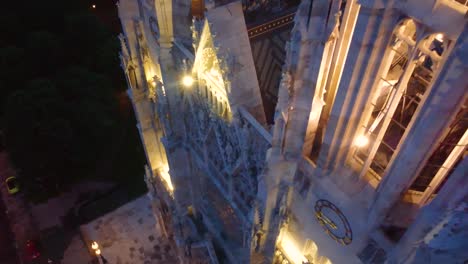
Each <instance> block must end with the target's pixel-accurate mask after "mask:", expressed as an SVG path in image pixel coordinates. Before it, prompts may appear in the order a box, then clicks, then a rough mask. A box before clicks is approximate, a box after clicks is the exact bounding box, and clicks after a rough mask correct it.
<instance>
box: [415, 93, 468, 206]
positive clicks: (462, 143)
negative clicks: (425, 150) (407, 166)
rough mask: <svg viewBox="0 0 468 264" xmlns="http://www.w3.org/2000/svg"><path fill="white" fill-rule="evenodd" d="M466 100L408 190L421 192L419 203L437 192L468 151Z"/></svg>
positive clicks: (467, 109) (467, 105) (467, 102)
mask: <svg viewBox="0 0 468 264" xmlns="http://www.w3.org/2000/svg"><path fill="white" fill-rule="evenodd" d="M467 145H468V100H466V101H465V103H464V105H462V107H461V109H460V110H459V111H458V113H457V114H456V115H455V117H454V119H453V121H452V122H451V124H450V126H449V127H448V129H447V131H446V133H445V135H444V136H443V137H442V138H441V140H440V142H439V143H438V145H437V148H436V149H435V150H434V151H433V152H432V154H431V156H430V157H429V159H428V160H427V161H426V164H425V165H424V167H423V168H422V169H421V171H420V172H419V173H418V176H417V177H416V179H415V181H414V182H413V183H412V185H411V187H410V190H412V191H418V192H422V193H423V196H422V199H421V202H420V203H421V204H424V203H426V202H427V201H428V200H429V198H430V196H432V195H434V194H437V193H438V191H439V190H440V189H441V187H442V186H443V185H444V183H445V182H446V181H447V179H448V178H449V177H450V175H451V173H452V172H453V170H454V169H455V168H456V166H457V165H458V163H459V162H460V161H461V160H462V159H463V157H464V156H466V155H467V154H468V153H467V151H468V149H467Z"/></svg>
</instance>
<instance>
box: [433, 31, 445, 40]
mask: <svg viewBox="0 0 468 264" xmlns="http://www.w3.org/2000/svg"><path fill="white" fill-rule="evenodd" d="M435 38H436V39H437V40H438V41H440V42H444V35H443V34H442V33H439V34H437V35H436V36H435Z"/></svg>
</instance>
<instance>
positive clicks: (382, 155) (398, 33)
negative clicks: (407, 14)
mask: <svg viewBox="0 0 468 264" xmlns="http://www.w3.org/2000/svg"><path fill="white" fill-rule="evenodd" d="M438 36H439V35H437V34H434V35H430V36H428V37H426V38H424V39H423V40H421V41H420V42H419V43H417V44H416V24H415V23H414V22H413V21H412V20H410V19H408V20H405V21H403V22H402V23H401V24H400V25H399V26H398V28H397V29H396V30H395V32H394V33H393V37H392V40H391V43H390V45H389V48H388V50H387V53H386V57H384V58H386V59H384V60H383V62H382V65H381V67H382V68H381V74H380V76H379V80H377V81H376V84H375V87H374V92H373V93H374V95H373V99H372V101H371V103H370V105H368V110H367V111H366V113H367V116H366V117H364V119H365V120H364V122H363V123H364V125H363V130H364V133H363V135H362V134H361V135H360V137H362V138H364V139H365V140H366V142H368V144H365V145H364V146H360V147H359V148H357V151H356V153H355V158H357V160H360V161H362V162H363V163H364V170H363V172H362V173H366V172H367V171H370V172H371V173H372V174H373V175H374V176H376V177H377V178H380V177H381V176H382V175H383V174H384V172H385V170H386V168H387V166H388V164H389V163H390V161H391V159H392V158H393V156H394V153H395V150H396V149H397V147H398V145H399V144H400V142H401V139H402V138H403V135H404V134H405V131H406V129H407V128H408V127H409V125H410V122H411V121H412V120H413V117H414V114H415V112H416V110H417V109H418V107H419V106H420V105H421V104H422V99H423V98H424V95H425V94H426V92H427V91H428V90H429V88H430V83H431V81H432V78H433V76H434V72H435V70H436V69H437V68H438V67H439V64H440V60H441V56H440V55H441V54H442V52H443V50H444V44H443V41H442V40H441V38H440V36H439V38H438ZM369 168H370V170H368V169H369Z"/></svg>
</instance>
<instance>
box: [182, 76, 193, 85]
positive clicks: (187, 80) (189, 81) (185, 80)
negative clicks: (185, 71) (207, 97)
mask: <svg viewBox="0 0 468 264" xmlns="http://www.w3.org/2000/svg"><path fill="white" fill-rule="evenodd" d="M193 82H194V81H193V78H192V76H189V75H186V76H184V78H182V84H183V85H184V86H186V87H190V86H192V84H193Z"/></svg>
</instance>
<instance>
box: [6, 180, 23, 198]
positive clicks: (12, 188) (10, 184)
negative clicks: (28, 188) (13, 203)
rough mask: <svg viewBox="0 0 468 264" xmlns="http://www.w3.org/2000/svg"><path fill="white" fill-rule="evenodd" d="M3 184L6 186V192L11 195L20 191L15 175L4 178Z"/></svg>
mask: <svg viewBox="0 0 468 264" xmlns="http://www.w3.org/2000/svg"><path fill="white" fill-rule="evenodd" d="M5 185H6V187H7V190H8V193H9V194H11V195H13V194H15V193H18V192H19V191H20V186H19V181H18V179H17V178H16V177H14V176H11V177H8V178H7V179H6V180H5Z"/></svg>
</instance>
